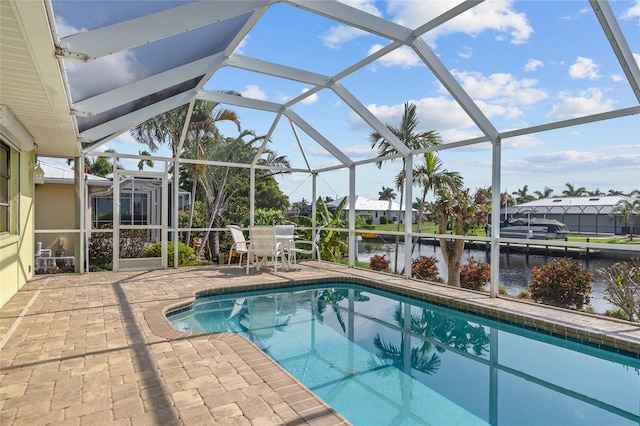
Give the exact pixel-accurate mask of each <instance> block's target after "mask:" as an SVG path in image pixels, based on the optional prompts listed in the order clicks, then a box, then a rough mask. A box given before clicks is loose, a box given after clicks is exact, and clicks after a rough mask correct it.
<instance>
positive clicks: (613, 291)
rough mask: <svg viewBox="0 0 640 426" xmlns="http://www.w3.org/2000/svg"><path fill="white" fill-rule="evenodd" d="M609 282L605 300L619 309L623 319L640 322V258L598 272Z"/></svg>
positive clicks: (615, 264)
mask: <svg viewBox="0 0 640 426" xmlns="http://www.w3.org/2000/svg"><path fill="white" fill-rule="evenodd" d="M598 273H599V274H600V275H601V276H602V277H603V278H604V279H605V281H606V282H607V290H606V291H607V293H606V294H605V296H604V299H605V300H607V301H608V302H610V303H611V304H612V305H613V306H616V307H618V308H619V309H620V310H621V311H622V313H623V315H619V316H621V317H622V318H623V319H626V320H629V321H640V258H635V259H631V260H630V261H629V262H617V263H614V264H613V265H611V266H609V267H607V268H602V269H599V270H598Z"/></svg>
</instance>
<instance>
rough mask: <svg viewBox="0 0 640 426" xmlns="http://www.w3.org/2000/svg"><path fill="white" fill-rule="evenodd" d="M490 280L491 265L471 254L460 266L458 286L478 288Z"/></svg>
mask: <svg viewBox="0 0 640 426" xmlns="http://www.w3.org/2000/svg"><path fill="white" fill-rule="evenodd" d="M490 280H491V266H490V265H489V264H488V263H487V262H483V261H482V260H479V259H476V258H475V257H473V256H471V258H469V261H468V262H467V263H465V264H464V265H462V266H461V267H460V286H461V287H462V288H468V289H471V290H480V289H481V288H482V286H483V285H485V284H486V283H488V282H489V281H490Z"/></svg>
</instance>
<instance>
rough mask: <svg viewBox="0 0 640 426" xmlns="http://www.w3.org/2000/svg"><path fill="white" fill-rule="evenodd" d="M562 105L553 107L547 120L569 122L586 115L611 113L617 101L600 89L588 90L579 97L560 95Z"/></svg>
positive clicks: (564, 93)
mask: <svg viewBox="0 0 640 426" xmlns="http://www.w3.org/2000/svg"><path fill="white" fill-rule="evenodd" d="M559 98H560V103H559V104H556V105H554V106H553V108H552V110H551V111H549V112H548V113H547V114H546V115H545V118H546V119H548V120H567V119H570V118H576V117H584V116H586V115H591V114H597V113H600V112H605V111H611V110H612V109H613V107H614V104H615V101H614V100H613V99H607V98H605V97H604V94H603V93H602V90H600V89H598V88H590V89H587V90H585V91H583V92H581V93H580V94H578V96H571V95H570V94H569V93H568V92H560V93H559Z"/></svg>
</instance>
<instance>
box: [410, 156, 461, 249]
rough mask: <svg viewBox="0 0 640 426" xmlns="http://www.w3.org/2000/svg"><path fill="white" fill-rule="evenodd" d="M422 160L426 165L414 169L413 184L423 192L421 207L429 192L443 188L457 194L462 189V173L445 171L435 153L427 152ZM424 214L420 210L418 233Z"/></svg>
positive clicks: (420, 199)
mask: <svg viewBox="0 0 640 426" xmlns="http://www.w3.org/2000/svg"><path fill="white" fill-rule="evenodd" d="M422 158H423V160H424V164H419V165H417V166H416V167H414V169H413V182H414V183H415V184H417V185H418V186H420V188H421V190H422V194H421V198H419V199H418V200H419V204H420V205H421V206H423V205H424V204H425V202H426V198H427V194H428V193H429V191H431V192H436V191H438V190H439V189H441V188H447V189H448V190H449V191H452V192H455V191H458V190H460V189H462V176H461V175H460V173H458V172H450V171H448V170H447V169H444V170H443V169H442V161H441V160H440V159H439V158H438V156H437V155H436V154H435V153H433V152H425V153H424V154H423V157H422ZM423 212H424V210H423V209H419V210H418V229H417V232H418V233H420V231H421V229H422V219H423ZM416 243H417V240H416V241H414V243H413V249H415V247H416ZM412 251H413V250H412Z"/></svg>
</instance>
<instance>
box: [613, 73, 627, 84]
mask: <svg viewBox="0 0 640 426" xmlns="http://www.w3.org/2000/svg"><path fill="white" fill-rule="evenodd" d="M611 80H612V81H613V82H614V83H620V82H621V81H624V77H623V76H621V75H620V74H612V75H611Z"/></svg>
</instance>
